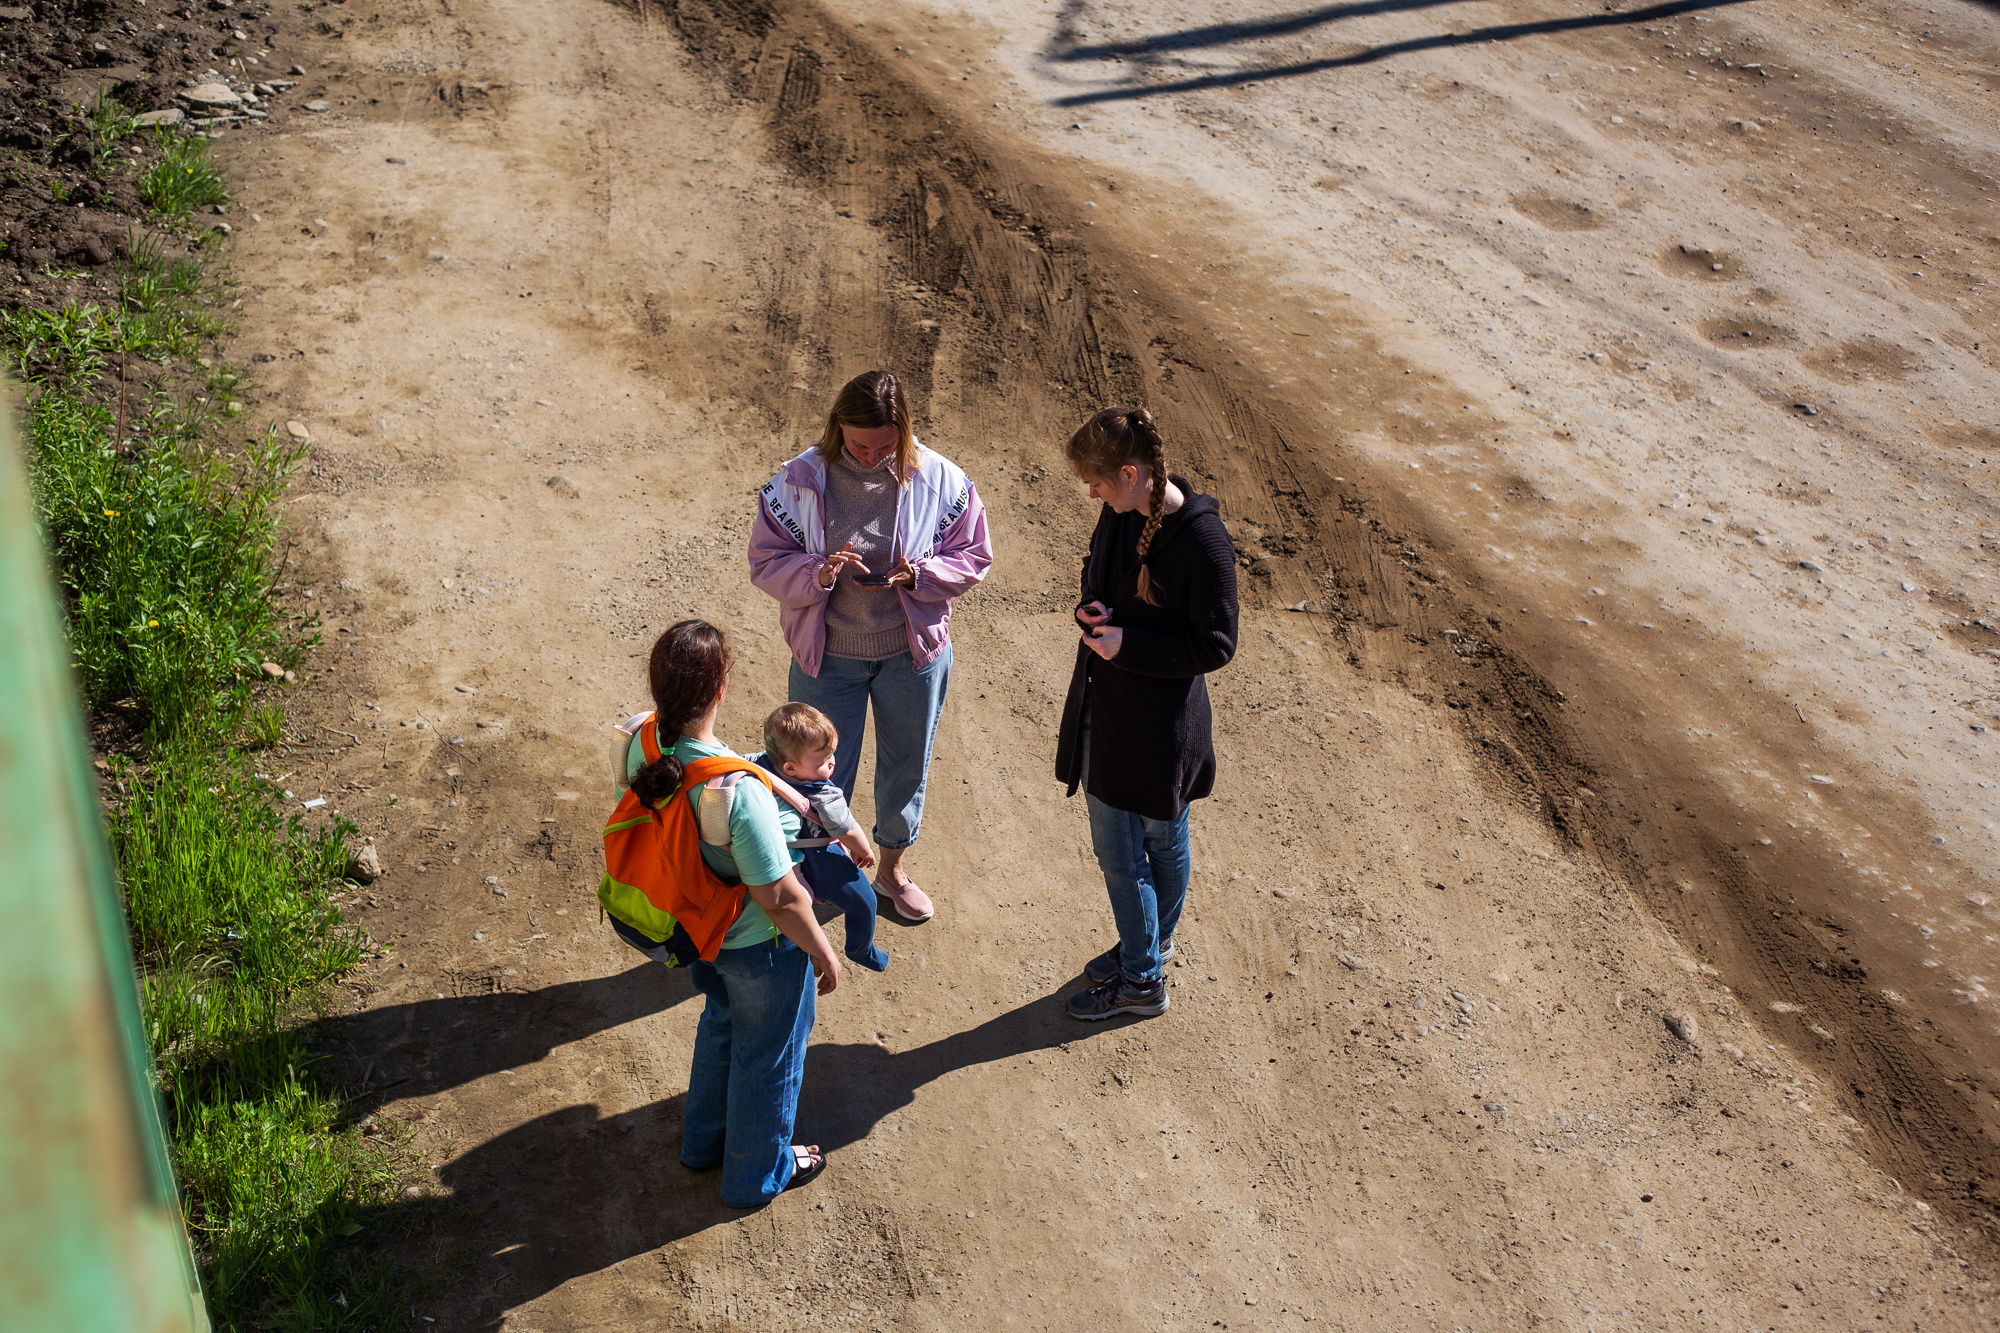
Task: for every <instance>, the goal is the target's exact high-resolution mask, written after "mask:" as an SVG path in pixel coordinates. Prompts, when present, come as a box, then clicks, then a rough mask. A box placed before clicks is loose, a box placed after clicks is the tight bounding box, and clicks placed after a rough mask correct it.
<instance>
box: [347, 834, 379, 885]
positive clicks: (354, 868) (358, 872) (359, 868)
mask: <svg viewBox="0 0 2000 1333" xmlns="http://www.w3.org/2000/svg"><path fill="white" fill-rule="evenodd" d="M347 877H348V878H349V879H351V880H353V881H354V882H355V883H356V884H373V883H374V882H375V881H376V880H378V879H380V878H382V856H381V853H379V852H377V851H376V850H375V839H373V838H370V839H368V840H367V841H366V842H364V843H362V844H361V850H360V851H358V852H356V853H355V854H354V856H353V858H352V859H351V860H350V861H348V863H347Z"/></svg>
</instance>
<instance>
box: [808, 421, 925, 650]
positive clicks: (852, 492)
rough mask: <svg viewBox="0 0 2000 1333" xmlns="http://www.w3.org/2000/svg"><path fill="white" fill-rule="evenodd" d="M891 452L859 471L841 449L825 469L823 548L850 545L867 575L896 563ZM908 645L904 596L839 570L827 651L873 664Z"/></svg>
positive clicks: (828, 612)
mask: <svg viewBox="0 0 2000 1333" xmlns="http://www.w3.org/2000/svg"><path fill="white" fill-rule="evenodd" d="M892 462H894V455H891V456H890V457H889V458H888V459H886V460H884V461H883V463H882V465H881V466H880V467H876V468H872V469H864V468H862V467H860V466H859V465H858V464H856V463H855V462H854V460H853V459H851V458H849V457H848V456H847V451H846V450H845V449H843V450H841V452H840V457H838V458H836V459H835V460H834V461H833V462H832V463H831V464H830V465H829V466H828V467H827V469H826V549H827V551H828V553H829V554H831V553H832V552H834V551H838V550H839V549H840V548H841V547H843V546H847V545H852V546H853V548H854V553H855V554H856V555H858V556H860V557H861V558H862V559H863V560H864V561H866V562H867V564H868V572H869V573H871V574H887V573H889V572H890V571H891V570H892V569H893V568H894V567H895V535H896V500H897V495H898V491H899V489H900V488H899V486H898V485H897V482H896V474H895V473H894V472H892V471H890V463H892ZM909 649H910V632H909V627H908V625H907V623H906V622H905V620H904V618H903V599H902V597H901V595H900V594H899V593H898V592H897V590H896V589H894V588H864V587H861V586H859V585H857V584H856V583H855V582H854V576H853V574H852V573H851V572H849V571H846V570H843V571H842V572H841V576H840V581H839V582H837V583H835V584H834V585H833V591H832V592H831V593H830V594H828V596H827V599H826V654H827V656H828V657H858V658H861V659H863V660H865V661H870V662H878V661H880V660H882V659H883V658H885V657H894V656H895V655H896V654H897V653H904V652H908V651H909Z"/></svg>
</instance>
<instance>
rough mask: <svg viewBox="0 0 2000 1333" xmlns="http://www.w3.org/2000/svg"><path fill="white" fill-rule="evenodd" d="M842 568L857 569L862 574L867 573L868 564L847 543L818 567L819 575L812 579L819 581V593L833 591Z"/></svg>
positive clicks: (852, 546) (851, 544)
mask: <svg viewBox="0 0 2000 1333" xmlns="http://www.w3.org/2000/svg"><path fill="white" fill-rule="evenodd" d="M843 566H846V567H849V568H853V569H858V570H860V571H861V572H862V573H864V574H865V573H867V572H868V562H867V561H865V560H863V559H862V558H861V557H860V556H858V555H856V554H855V553H854V543H853V542H849V543H848V544H847V545H845V546H843V547H841V548H840V549H839V550H838V551H835V552H834V553H833V554H832V555H830V556H828V557H827V558H826V563H825V564H823V565H821V566H820V567H819V573H818V574H817V575H815V576H814V577H815V578H817V579H818V581H819V586H820V591H822V592H831V591H833V585H834V584H835V583H837V582H839V581H840V571H841V568H842V567H843Z"/></svg>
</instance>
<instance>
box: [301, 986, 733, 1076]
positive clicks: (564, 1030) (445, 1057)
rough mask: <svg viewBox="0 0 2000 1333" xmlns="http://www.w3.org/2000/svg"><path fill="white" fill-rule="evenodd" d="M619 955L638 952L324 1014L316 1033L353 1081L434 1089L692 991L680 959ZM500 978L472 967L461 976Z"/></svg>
mask: <svg viewBox="0 0 2000 1333" xmlns="http://www.w3.org/2000/svg"><path fill="white" fill-rule="evenodd" d="M629 957H631V958H633V959H638V960H639V961H638V962H637V963H636V965H635V966H632V967H629V968H627V969H626V970H625V971H623V972H618V973H614V974H612V975H611V976H606V977H590V978H586V979H584V980H582V981H565V982H561V983H559V984H557V985H554V986H544V987H542V988H541V989H540V990H531V991H517V990H497V989H496V990H490V991H487V992H486V993H479V994H469V995H445V996H441V997H439V998H436V999H430V1000H414V1001H411V1002H409V1003H407V1004H393V1005H386V1006H384V1007H383V1008H380V1009H371V1010H368V1011H365V1012H363V1013H358V1014H350V1015H343V1016H340V1017H336V1018H329V1019H327V1020H325V1021H323V1022H322V1023H321V1024H320V1025H319V1033H320V1035H321V1037H322V1039H323V1040H324V1039H327V1038H330V1039H331V1040H332V1042H333V1043H334V1044H335V1046H336V1049H337V1050H338V1052H339V1054H338V1056H337V1057H336V1058H338V1059H339V1060H340V1062H341V1064H342V1065H343V1066H344V1068H343V1070H342V1072H343V1074H344V1075H345V1076H346V1078H347V1079H348V1080H349V1081H350V1082H351V1083H352V1084H353V1085H354V1086H358V1087H361V1088H363V1089H364V1090H365V1091H369V1092H381V1093H384V1094H387V1095H390V1096H396V1097H409V1096H420V1095H423V1094H427V1093H433V1092H442V1091H444V1090H446V1089H448V1088H456V1087H460V1086H463V1085H464V1084H467V1083H471V1082H474V1081H475V1080H478V1079H481V1078H484V1077H486V1076H487V1075H488V1074H495V1073H498V1072H500V1071H501V1070H503V1069H519V1068H522V1067H524V1066H527V1065H531V1064H534V1063H535V1062H536V1061H538V1060H541V1059H543V1058H544V1057H546V1056H547V1055H548V1054H549V1053H550V1052H551V1051H553V1050H555V1049H556V1048H557V1047H558V1046H567V1045H569V1044H571V1043H572V1042H578V1041H582V1040H583V1039H585V1038H586V1037H592V1036H595V1035H597V1034H598V1033H600V1032H605V1031H608V1030H609V1029H611V1028H615V1027H620V1026H622V1025H624V1024H626V1023H630V1022H632V1021H634V1020H635V1019H640V1018H645V1017H648V1016H649V1015H652V1014H658V1013H664V1012H666V1011H667V1010H669V1009H671V1008H673V1007H674V1006H675V1005H677V1004H679V1003H680V1002H681V1001H683V1000H686V999H690V998H692V997H693V996H694V983H693V982H692V981H691V980H690V979H689V977H688V974H687V972H686V971H685V970H684V969H681V970H669V969H668V968H664V967H661V966H660V965H659V964H658V963H655V962H651V961H648V960H645V959H641V958H640V956H639V955H638V954H637V953H636V952H632V953H630V954H629ZM501 980H502V979H500V978H493V977H491V976H486V975H482V976H481V977H480V978H479V979H477V980H476V981H474V982H472V983H471V985H473V986H475V987H479V986H493V985H496V984H499V983H500V981H501Z"/></svg>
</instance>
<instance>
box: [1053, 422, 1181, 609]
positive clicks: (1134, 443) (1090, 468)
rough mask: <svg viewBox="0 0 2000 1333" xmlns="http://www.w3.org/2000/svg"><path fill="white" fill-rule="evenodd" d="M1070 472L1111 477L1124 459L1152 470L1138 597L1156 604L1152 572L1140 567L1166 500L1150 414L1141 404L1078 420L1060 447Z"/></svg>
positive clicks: (1162, 459)
mask: <svg viewBox="0 0 2000 1333" xmlns="http://www.w3.org/2000/svg"><path fill="white" fill-rule="evenodd" d="M1063 454H1064V456H1065V457H1067V458H1068V459H1069V465H1070V470H1071V471H1073V472H1075V473H1076V475H1077V476H1079V477H1081V478H1083V479H1084V480H1085V481H1115V480H1117V477H1118V469H1120V468H1122V467H1124V466H1125V465H1126V464H1127V463H1130V464H1132V465H1133V466H1134V467H1143V468H1146V469H1148V470H1149V471H1150V472H1151V473H1152V474H1153V476H1152V481H1153V493H1152V495H1151V496H1150V497H1148V499H1147V502H1146V527H1145V530H1144V531H1142V532H1141V533H1140V534H1139V600H1140V601H1142V602H1144V603H1145V604H1146V605H1148V606H1158V605H1159V604H1160V599H1159V598H1158V597H1156V596H1154V594H1153V575H1152V571H1151V570H1149V569H1147V568H1146V548H1147V547H1149V546H1151V545H1152V544H1153V538H1154V536H1156V535H1157V534H1158V533H1159V531H1160V520H1161V519H1162V518H1164V517H1166V515H1165V514H1164V513H1163V512H1162V511H1163V510H1164V509H1165V508H1166V502H1167V445H1166V441H1164V440H1162V439H1161V438H1160V428H1159V427H1158V426H1157V425H1155V424H1154V422H1153V414H1152V413H1151V412H1148V411H1147V410H1146V409H1145V408H1143V407H1107V408H1105V409H1104V410H1103V411H1102V412H1099V413H1098V414H1097V415H1096V416H1094V417H1092V418H1091V419H1090V420H1088V421H1086V422H1084V423H1083V425H1082V427H1080V428H1079V429H1078V430H1077V432H1076V434H1074V435H1072V436H1070V437H1069V443H1068V444H1066V445H1064V446H1063Z"/></svg>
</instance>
